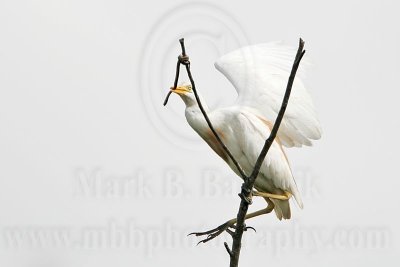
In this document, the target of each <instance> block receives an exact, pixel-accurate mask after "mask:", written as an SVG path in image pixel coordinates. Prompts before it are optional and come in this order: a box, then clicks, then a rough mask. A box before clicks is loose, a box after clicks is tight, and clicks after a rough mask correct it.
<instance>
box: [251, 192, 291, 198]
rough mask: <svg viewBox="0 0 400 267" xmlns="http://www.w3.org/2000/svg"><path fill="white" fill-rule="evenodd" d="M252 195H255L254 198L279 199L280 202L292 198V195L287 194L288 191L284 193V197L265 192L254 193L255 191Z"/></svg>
mask: <svg viewBox="0 0 400 267" xmlns="http://www.w3.org/2000/svg"><path fill="white" fill-rule="evenodd" d="M252 193H253V196H256V197H267V198H272V199H279V200H288V199H289V198H291V197H292V194H291V193H289V192H286V191H285V192H284V193H283V195H277V194H270V193H264V192H259V191H254V190H253V192H252Z"/></svg>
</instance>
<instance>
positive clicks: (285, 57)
mask: <svg viewBox="0 0 400 267" xmlns="http://www.w3.org/2000/svg"><path fill="white" fill-rule="evenodd" d="M295 54H296V50H295V49H292V48H290V47H287V46H284V45H281V44H278V43H267V44H259V45H253V46H248V47H244V48H241V49H238V50H236V51H233V52H231V53H228V54H226V55H224V56H222V57H221V58H220V59H218V60H217V61H216V62H215V67H216V68H217V70H219V71H220V72H222V74H224V75H225V76H226V78H227V79H228V80H229V81H230V82H231V83H232V84H233V86H234V87H235V89H236V91H237V93H238V97H237V100H236V102H235V104H234V105H233V106H231V107H225V108H218V109H215V110H209V109H208V107H207V105H206V103H205V102H204V100H203V99H202V104H203V106H204V108H205V110H206V112H207V114H208V116H209V118H210V121H211V122H212V124H213V126H214V128H215V130H216V131H217V133H218V134H219V136H220V137H221V139H222V141H223V142H224V144H225V145H226V146H227V147H228V148H229V150H230V151H231V153H232V155H233V156H234V158H235V159H236V160H237V161H238V163H239V164H240V166H241V167H242V168H243V170H244V172H245V173H246V174H250V173H251V172H252V170H253V168H254V165H255V162H256V160H257V158H258V156H259V154H260V151H261V149H262V147H263V145H264V142H265V140H266V139H267V138H268V136H269V134H270V132H271V129H272V126H273V124H274V121H275V119H276V117H277V114H278V112H279V109H280V106H281V102H282V98H283V95H284V93H285V88H286V84H287V80H288V77H289V73H290V70H291V67H292V61H293V59H294V57H295ZM171 91H172V92H174V93H176V94H178V95H179V96H180V97H181V98H182V100H183V101H184V102H185V104H186V110H185V116H186V119H187V121H188V123H189V125H190V126H191V127H192V128H193V129H194V130H195V131H196V132H197V133H198V134H199V135H200V136H201V137H202V138H203V139H204V141H206V142H207V144H208V145H209V146H210V147H211V148H212V149H213V150H214V151H215V152H216V153H217V154H218V155H219V156H220V157H221V158H222V159H223V160H224V161H225V162H226V163H227V164H228V165H229V166H230V167H231V169H232V170H233V171H234V172H235V173H236V174H238V175H239V176H240V174H239V172H238V170H237V169H236V167H235V165H234V164H233V163H232V161H231V159H230V158H229V157H228V155H227V154H226V153H225V151H224V150H223V148H222V147H221V146H220V144H219V143H218V142H217V140H216V138H215V136H214V135H213V134H212V132H211V130H210V128H209V127H208V125H207V123H206V121H205V119H204V117H203V115H202V113H201V111H200V108H199V106H198V104H197V102H196V99H195V97H194V94H193V92H192V90H191V86H190V85H187V84H183V85H181V86H178V87H177V88H176V89H173V88H171ZM320 137H321V127H320V124H319V121H318V119H317V116H316V113H315V110H314V106H313V103H312V100H311V97H310V96H309V94H308V92H307V90H306V88H305V87H304V85H303V83H302V81H301V80H300V79H299V78H296V79H295V81H294V84H293V89H292V94H291V98H290V101H289V104H288V107H287V110H286V113H285V115H284V118H283V120H282V123H281V126H280V129H279V131H278V134H277V137H276V139H275V141H274V142H273V144H272V145H271V147H270V149H269V152H268V154H267V156H266V158H265V160H264V162H263V164H262V166H261V169H260V173H259V175H258V177H257V179H256V181H255V185H254V187H255V189H256V190H257V191H255V192H254V195H255V196H262V197H264V199H265V200H266V201H267V202H268V207H267V208H266V209H263V210H260V211H258V212H254V213H250V214H248V215H247V216H246V218H247V219H248V218H252V217H255V216H258V215H261V214H265V213H269V212H271V211H272V209H274V210H275V213H276V215H277V217H278V218H279V219H280V220H281V219H282V218H283V219H290V217H291V212H290V205H289V198H290V197H291V196H292V195H293V196H294V198H295V200H296V202H297V203H298V205H299V206H300V207H301V208H302V207H303V203H302V200H301V196H300V193H299V190H298V188H297V185H296V182H295V180H294V177H293V174H292V171H291V168H290V165H289V162H288V158H287V157H286V155H285V152H284V150H283V147H282V146H286V147H301V146H302V145H306V146H309V145H311V140H316V139H319V138H320ZM230 222H231V224H234V223H235V219H232V220H231V221H230Z"/></svg>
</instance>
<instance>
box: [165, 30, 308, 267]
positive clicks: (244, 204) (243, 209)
mask: <svg viewBox="0 0 400 267" xmlns="http://www.w3.org/2000/svg"><path fill="white" fill-rule="evenodd" d="M179 42H180V44H181V48H182V55H181V56H179V57H178V63H177V70H176V75H175V83H174V88H176V86H177V81H178V78H179V66H180V64H183V65H185V67H186V71H187V74H188V76H189V79H190V82H191V84H192V90H193V92H194V95H195V97H196V101H197V103H198V105H199V108H200V110H201V113H202V114H203V116H204V118H205V120H206V121H207V124H208V126H209V128H210V129H211V131H212V132H213V134H214V136H215V137H216V139H217V140H218V142H219V144H220V145H221V146H222V148H223V149H224V150H225V151H226V153H227V154H228V155H229V157H230V158H231V160H232V162H233V163H234V164H235V166H236V168H237V169H238V170H239V172H240V174H241V176H242V178H243V179H244V183H243V184H242V190H241V193H240V194H239V196H240V197H241V202H240V207H239V212H238V215H237V222H236V230H235V232H234V233H233V244H232V250H231V249H230V248H229V246H228V244H227V243H224V246H225V248H226V250H227V252H228V253H229V256H230V267H237V266H238V263H239V256H240V249H241V241H242V236H243V231H244V230H245V223H244V221H245V216H246V214H247V210H248V208H249V205H250V204H251V191H252V189H253V186H254V182H255V180H256V178H257V176H258V174H259V172H260V168H261V164H262V162H263V161H264V159H265V156H266V155H267V153H268V150H269V148H270V147H271V145H272V143H273V141H274V139H275V137H276V134H277V132H278V129H279V126H280V124H281V122H282V119H283V115H284V114H285V111H286V107H287V104H288V102H289V97H290V92H291V90H292V86H293V81H294V78H295V76H296V72H297V69H298V67H299V64H300V61H301V59H302V57H303V55H304V53H305V51H304V50H303V48H304V41H303V40H302V39H300V41H299V48H298V50H297V54H296V58H295V60H294V63H293V66H292V71H291V73H290V76H289V80H288V83H287V86H286V91H285V95H284V98H283V101H282V105H281V109H280V110H279V113H278V116H277V118H276V120H275V123H274V126H273V128H272V130H271V134H270V136H269V137H268V139H267V140H266V141H265V144H264V146H263V148H262V150H261V153H260V155H259V157H258V159H257V161H256V164H255V166H254V169H253V172H252V173H251V175H250V177H247V176H246V175H245V173H244V172H243V169H242V168H241V167H240V165H239V163H238V162H237V161H236V159H235V158H234V157H233V155H232V153H231V152H230V151H229V149H228V148H227V147H226V146H225V144H224V143H223V142H222V140H221V138H220V137H219V135H218V134H217V132H216V131H215V129H214V127H213V126H212V124H211V121H210V119H209V118H208V116H207V113H206V112H205V110H204V108H203V105H202V104H201V101H200V98H199V96H198V94H197V90H196V87H195V84H194V80H193V77H192V74H191V71H190V61H189V57H188V56H187V55H186V50H185V44H184V39H183V38H182V39H180V40H179ZM169 95H170V94H168V95H167V97H166V99H165V101H164V105H166V103H167V101H168V98H169Z"/></svg>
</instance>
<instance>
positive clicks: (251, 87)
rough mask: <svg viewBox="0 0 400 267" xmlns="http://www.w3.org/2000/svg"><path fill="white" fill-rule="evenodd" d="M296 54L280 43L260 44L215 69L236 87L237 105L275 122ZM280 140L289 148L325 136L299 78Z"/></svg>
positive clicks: (222, 60) (231, 55)
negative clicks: (250, 109) (248, 108)
mask: <svg viewBox="0 0 400 267" xmlns="http://www.w3.org/2000/svg"><path fill="white" fill-rule="evenodd" d="M295 55H296V50H295V49H293V48H290V47H287V46H283V45H281V44H278V43H267V44H259V45H254V46H248V47H244V48H241V49H238V50H236V51H233V52H231V53H228V54H226V55H224V56H222V57H221V58H220V59H219V60H218V61H217V62H215V67H216V68H217V70H219V71H220V72H222V74H224V75H225V76H226V78H228V80H229V81H230V82H231V83H232V84H233V86H234V87H235V88H236V91H237V92H238V98H237V101H236V105H239V106H246V107H250V108H252V109H253V112H254V113H257V114H258V115H260V116H262V117H264V118H266V119H267V120H269V121H272V122H274V121H275V119H276V116H277V114H278V112H279V109H280V106H281V103H282V99H283V95H284V93H285V89H286V84H287V81H288V78H289V75H290V70H291V67H292V64H293V61H294V58H295ZM302 64H303V61H302ZM300 68H301V66H300ZM300 68H299V72H301V70H300ZM278 137H279V139H280V141H281V142H282V144H283V145H285V146H287V147H292V146H301V145H311V140H312V139H313V140H316V139H319V138H320V137H321V126H320V124H319V121H318V119H317V116H316V113H315V110H314V105H313V103H312V100H311V97H310V96H309V94H308V92H307V90H306V89H305V87H304V85H303V83H302V81H301V80H300V78H299V77H296V79H295V81H294V84H293V88H292V93H291V96H290V100H289V104H288V107H287V110H286V113H285V116H284V118H283V120H282V124H281V126H280V129H279V132H278Z"/></svg>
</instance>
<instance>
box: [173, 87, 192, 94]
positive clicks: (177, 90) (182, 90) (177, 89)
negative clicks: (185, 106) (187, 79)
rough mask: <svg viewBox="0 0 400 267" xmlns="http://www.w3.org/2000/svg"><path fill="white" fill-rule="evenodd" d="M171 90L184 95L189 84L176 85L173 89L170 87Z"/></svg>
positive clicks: (187, 90)
mask: <svg viewBox="0 0 400 267" xmlns="http://www.w3.org/2000/svg"><path fill="white" fill-rule="evenodd" d="M171 92H173V93H176V94H178V95H184V94H186V93H190V92H191V89H190V86H177V87H176V88H175V89H174V88H173V87H171Z"/></svg>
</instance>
